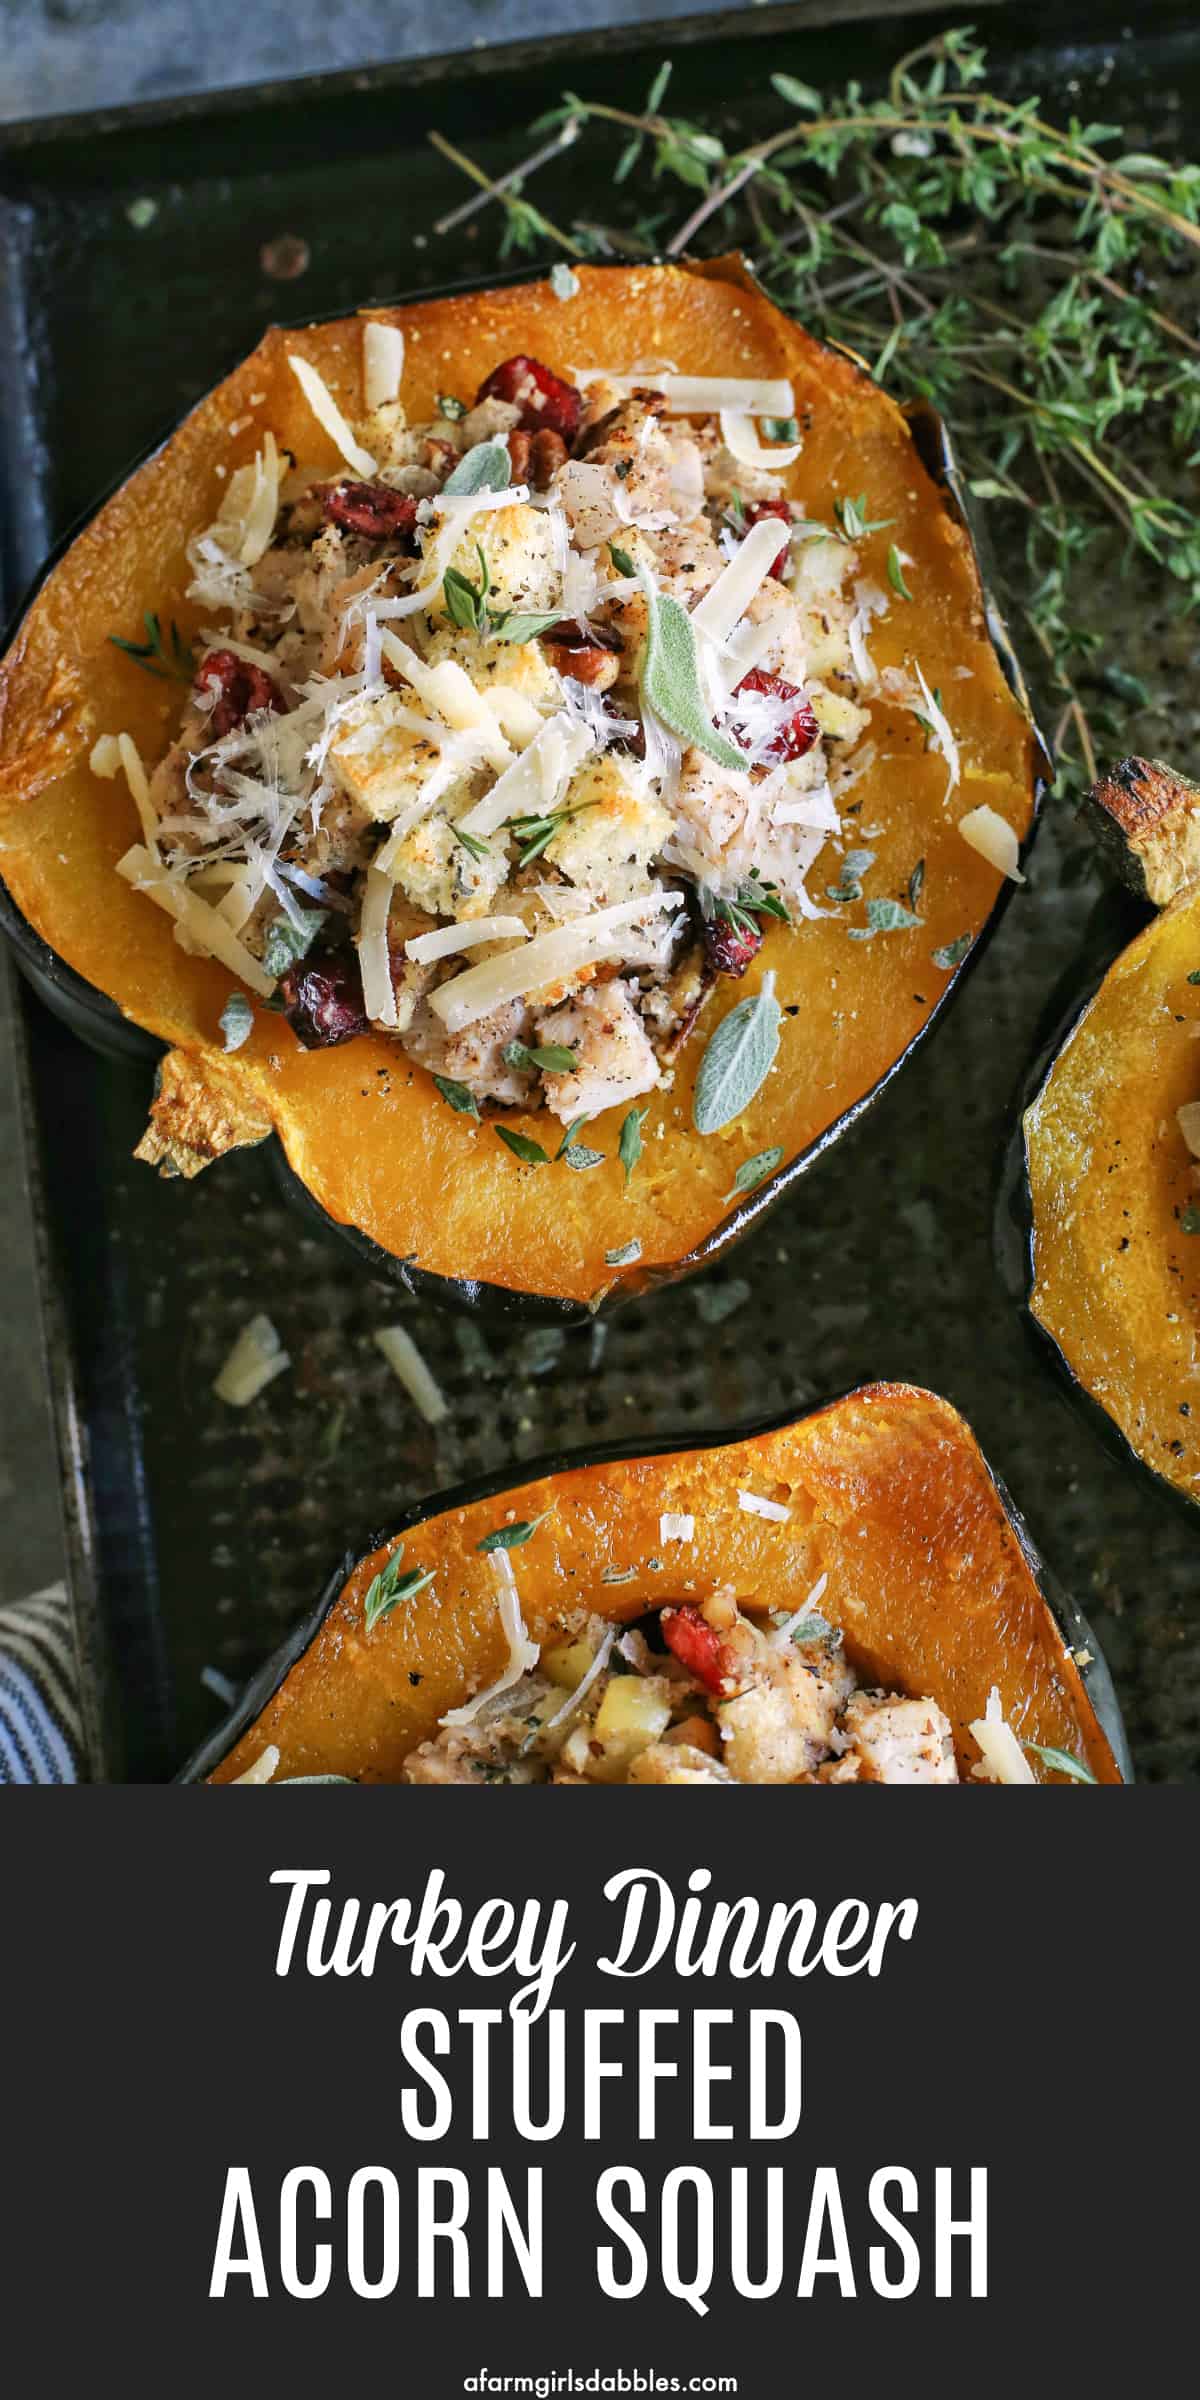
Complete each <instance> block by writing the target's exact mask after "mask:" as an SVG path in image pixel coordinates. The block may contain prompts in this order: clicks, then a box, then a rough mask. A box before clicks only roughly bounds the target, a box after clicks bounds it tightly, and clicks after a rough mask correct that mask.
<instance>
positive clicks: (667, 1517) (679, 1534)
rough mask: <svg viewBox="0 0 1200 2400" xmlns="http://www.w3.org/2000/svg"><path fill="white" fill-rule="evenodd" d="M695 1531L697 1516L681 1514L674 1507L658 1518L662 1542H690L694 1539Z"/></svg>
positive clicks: (659, 1536) (659, 1534) (659, 1535)
mask: <svg viewBox="0 0 1200 2400" xmlns="http://www.w3.org/2000/svg"><path fill="white" fill-rule="evenodd" d="M695 1532H696V1520H695V1518H694V1517H687V1516H680V1515H678V1514H676V1512H675V1511H674V1510H672V1509H667V1510H666V1511H665V1513H664V1514H663V1515H662V1516H661V1517H660V1518H659V1520H658V1538H659V1540H660V1542H690V1541H692V1540H694V1538H695Z"/></svg>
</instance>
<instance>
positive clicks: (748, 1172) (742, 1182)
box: [725, 1144, 783, 1200]
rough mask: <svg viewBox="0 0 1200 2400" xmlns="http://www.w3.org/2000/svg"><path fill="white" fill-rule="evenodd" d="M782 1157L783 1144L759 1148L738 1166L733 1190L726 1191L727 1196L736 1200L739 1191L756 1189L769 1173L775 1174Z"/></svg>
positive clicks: (728, 1198)
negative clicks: (772, 1147) (763, 1148)
mask: <svg viewBox="0 0 1200 2400" xmlns="http://www.w3.org/2000/svg"><path fill="white" fill-rule="evenodd" d="M782 1157H783V1148H782V1145H781V1144H780V1145H778V1146H776V1147H775V1148H774V1149H771V1150H757V1151H756V1152H755V1154H754V1157H753V1158H748V1159H746V1160H745V1162H744V1164H743V1165H742V1166H740V1167H739V1168H738V1171H737V1174H736V1175H735V1176H734V1179H733V1190H732V1191H731V1192H726V1194H725V1198H726V1199H727V1200H736V1199H737V1196H738V1193H739V1192H752V1191H754V1190H756V1188H757V1186H758V1185H759V1184H760V1183H765V1182H766V1180H767V1177H768V1175H773V1174H774V1172H775V1169H776V1167H777V1166H778V1165H779V1162H780V1160H781V1158H782Z"/></svg>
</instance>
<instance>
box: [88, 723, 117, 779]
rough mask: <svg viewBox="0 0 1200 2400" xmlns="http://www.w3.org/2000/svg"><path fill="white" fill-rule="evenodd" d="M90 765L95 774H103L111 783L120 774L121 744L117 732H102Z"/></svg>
mask: <svg viewBox="0 0 1200 2400" xmlns="http://www.w3.org/2000/svg"><path fill="white" fill-rule="evenodd" d="M88 765H89V767H90V768H91V770H92V773H93V775H101V776H103V778H104V781H105V783H111V782H112V781H113V778H114V777H115V776H117V775H119V774H120V772H121V745H120V743H119V741H118V740H117V737H116V734H115V733H102V734H101V736H100V739H99V741H98V742H97V743H96V745H95V747H94V749H93V751H92V755H91V757H90V758H89V760H88Z"/></svg>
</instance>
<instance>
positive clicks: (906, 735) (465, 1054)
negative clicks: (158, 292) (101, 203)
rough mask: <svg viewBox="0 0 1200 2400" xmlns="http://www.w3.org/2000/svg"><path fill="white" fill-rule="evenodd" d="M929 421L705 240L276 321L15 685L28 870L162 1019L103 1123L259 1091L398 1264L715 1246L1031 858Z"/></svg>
mask: <svg viewBox="0 0 1200 2400" xmlns="http://www.w3.org/2000/svg"><path fill="white" fill-rule="evenodd" d="M945 466H946V461H945V453H944V448H942V447H939V444H938V437H937V434H936V431H935V430H933V429H931V426H930V423H929V422H928V420H922V421H921V422H920V423H919V424H913V423H910V422H909V421H908V420H907V419H906V418H905V416H904V415H903V414H902V413H901V411H900V410H899V409H898V408H897V407H896V406H895V405H894V404H893V402H892V401H890V400H889V399H888V398H887V397H886V396H885V395H884V393H883V392H882V391H881V390H880V389H879V388H878V387H877V386H876V385H875V384H874V383H872V381H871V380H870V378H869V377H868V376H867V375H866V374H865V372H864V371H863V370H862V369H861V368H860V367H859V366H858V365H857V364H856V363H855V362H854V361H852V360H851V359H850V358H849V357H847V356H844V355H840V354H837V355H835V354H834V353H833V352H831V351H829V350H828V349H826V348H824V347H822V345H821V344H819V343H818V342H816V341H814V340H813V339H812V338H811V337H810V336H809V335H808V334H806V333H804V332H803V331H802V329H801V328H800V327H798V326H796V325H794V324H792V323H791V322H789V321H788V320H787V319H786V318H784V317H783V316H781V315H780V314H779V312H778V311H777V310H775V309H774V308H773V307H771V306H770V304H769V303H768V302H767V301H766V300H765V299H764V298H763V297H762V295H761V294H760V293H759V292H758V291H757V290H756V289H755V288H754V286H753V285H752V284H751V282H750V280H749V278H748V277H747V276H746V275H745V273H744V270H742V269H741V268H740V267H739V265H738V263H737V262H735V261H728V262H717V263H716V264H714V265H712V266H708V267H705V268H704V269H703V270H692V269H689V268H687V267H683V266H672V267H653V268H637V269H625V268H585V269H581V270H580V272H579V274H578V275H577V276H573V277H572V289H571V290H570V293H569V296H565V297H560V296H559V292H558V290H557V289H556V288H555V287H554V285H552V284H549V283H547V284H538V285H531V286H526V287H522V288H510V289H508V290H503V291H497V292H491V293H484V294H481V295H471V296H466V297H463V296H459V297H456V298H452V299H446V300H440V301H429V302H425V303H420V304H417V305H414V306H413V307H411V308H402V309H388V310H375V311H372V312H370V313H369V314H368V315H366V316H363V317H360V318H351V319H345V320H342V321H339V322H336V323H330V324H321V325H315V326H312V327H309V328H307V329H305V330H303V331H299V332H294V333H285V332H281V331H278V330H275V331H272V332H270V333H269V334H268V335H267V336H266V337H265V339H264V341H263V342H262V343H261V344H260V346H259V348H258V349H257V350H256V351H255V352H254V354H253V356H252V357H251V358H249V359H248V360H247V361H246V363H245V365H243V366H242V367H240V368H238V370H237V371H236V373H235V374H233V375H231V376H230V377H229V378H228V380H227V381H226V382H225V383H223V384H221V385H220V386H219V387H218V389H217V390H216V391H215V392H214V393H212V394H211V395H210V397H209V398H208V399H207V400H205V401H203V402H202V403H201V405H200V406H199V408H197V409H196V410H195V411H194V413H193V414H192V415H191V416H190V417H189V418H188V419H187V420H186V421H185V422H184V424H183V425H182V426H181V428H180V429H179V431H178V432H177V433H176V434H175V436H174V437H173V439H172V440H171V441H170V442H169V443H168V444H167V446H166V448H165V449H164V450H163V451H161V452H160V453H159V454H158V455H157V456H156V457H155V458H153V459H151V460H150V462H149V463H148V464H147V465H146V466H144V467H142V468H141V469H140V470H139V472H138V473H137V474H136V475H134V477H133V478H132V480H131V481H130V482H129V483H128V484H126V485H125V486H124V487H123V489H122V490H121V491H120V492H119V493H118V494H117V496H116V497H115V498H114V499H113V500H111V501H110V502H109V503H108V504H107V506H106V507H104V508H103V509H102V510H101V511H100V513H99V515H98V516H97V517H96V519H95V520H94V521H93V522H92V524H91V525H90V526H89V527H88V528H87V530H86V531H85V532H84V533H83V534H82V535H81V536H80V537H79V538H78V540H77V541H76V542H75V543H74V544H73V546H72V547H71V549H70V550H69V551H68V553H67V554H66V556H65V557H64V558H63V560H62V561H61V563H60V564H59V565H58V566H57V567H55V568H54V570H53V571H52V573H51V574H50V575H49V577H48V578H47V580H46V582H45V583H44V585H43V587H42V589H41V591H40V593H39V595H38V597H37V598H36V600H35V601H34V603H33V605H32V606H31V608H30V611H29V613H28V615H27V617H26V619H25V621H24V623H23V625H22V627H21V629H20V632H19V634H18V636H17V639H16V641H15V643H14V645H13V648H12V650H11V652H10V654H9V657H8V659H7V661H6V662H5V665H4V667H3V670H2V680H0V723H2V735H0V862H2V866H3V874H4V878H5V881H6V884H7V886H8V891H9V893H10V895H11V898H12V900H13V901H14V902H15V903H16V905H17V907H18V909H19V910H20V911H21V912H23V917H24V920H25V922H26V924H27V925H28V926H29V927H31V928H32V929H33V930H34V932H35V933H36V934H37V935H38V936H40V937H41V938H42V939H43V940H44V941H45V942H46V943H47V944H48V945H49V947H50V950H51V952H52V953H53V954H54V955H55V957H56V958H57V959H58V960H59V961H62V962H65V963H66V965H67V966H68V967H69V968H71V969H73V970H75V971H76V972H77V973H78V974H79V975H80V976H82V977H84V978H86V979H87V980H88V981H89V982H90V984H91V985H92V986H94V987H96V989H97V990H98V991H99V992H101V993H105V994H108V995H109V996H110V997H111V1000H112V1001H113V1002H115V1003H116V1005H117V1007H118V1008H119V1009H120V1010H121V1011H123V1012H124V1013H125V1015H126V1016H127V1017H129V1018H132V1019H134V1020H136V1022H137V1023H138V1024H139V1025H141V1026H143V1027H146V1028H148V1029H149V1030H150V1031H151V1032H152V1033H153V1034H154V1035H156V1036H158V1037H160V1038H161V1039H162V1041H163V1042H165V1043H166V1044H167V1045H168V1056H167V1057H166V1059H165V1060H164V1062H163V1065H162V1068H161V1072H160V1078H159V1084H158V1089H157V1094H156V1098H155V1101H154V1105H153V1109H152V1115H151V1124H150V1129H149V1131H148V1134H147V1136H146V1139H145V1141H144V1142H143V1144H142V1145H141V1152H140V1154H141V1155H142V1156H143V1157H145V1158H147V1159H149V1160H151V1161H152V1162H156V1163H158V1164H159V1165H160V1166H161V1167H163V1169H164V1170H165V1171H167V1172H170V1173H176V1174H180V1173H181V1174H184V1175H189V1174H192V1173H194V1172H195V1171H196V1170H197V1169H198V1168H199V1167H200V1166H202V1165H204V1164H206V1163H207V1162H208V1161H209V1160H211V1159H212V1158H214V1157H216V1156H218V1155H219V1154H220V1153H221V1152H222V1151H225V1150H227V1149H230V1148H232V1147H234V1146H237V1145H239V1144H244V1143H251V1142H256V1141H259V1140H261V1139H262V1138H264V1137H265V1136H266V1135H267V1134H269V1133H270V1132H271V1131H272V1130H274V1131H276V1132H277V1133H278V1135H279V1137H280V1140H281V1142H282V1145H283V1149H284V1151H285V1152H286V1156H287V1159H288V1161H289V1163H290V1167H291V1169H292V1170H293V1171H294V1174H295V1176H296V1177H297V1178H298V1179H299V1181H300V1184H301V1185H302V1186H303V1187H304V1189H305V1190H306V1192H307V1193H308V1194H309V1196H310V1197H311V1199H312V1201H313V1202H314V1204H315V1205H316V1206H317V1208H318V1209H319V1210H320V1211H322V1212H323V1213H324V1215H325V1216H326V1217H327V1218H328V1219H330V1220H332V1221H333V1222H334V1223H336V1224H337V1225H339V1226H341V1227H343V1228H345V1229H347V1230H350V1231H351V1232H352V1233H353V1234H354V1235H355V1236H356V1237H357V1238H358V1239H359V1240H360V1241H362V1242H364V1243H366V1244H368V1245H371V1246H372V1248H373V1251H374V1253H375V1255H377V1256H380V1257H382V1258H384V1259H386V1260H389V1261H391V1262H392V1263H394V1264H397V1265H399V1266H401V1267H402V1270H403V1272H404V1273H405V1274H406V1276H407V1277H408V1278H409V1279H410V1280H414V1281H415V1280H418V1279H427V1280H428V1281H429V1282H430V1284H431V1285H432V1287H433V1288H435V1289H438V1288H442V1289H446V1288H449V1287H456V1288H457V1289H459V1290H465V1291H467V1292H469V1293H470V1294H472V1295H478V1293H479V1291H480V1288H481V1287H490V1288H491V1289H493V1290H495V1289H497V1288H498V1289H499V1290H500V1291H501V1292H503V1293H504V1294H506V1295H510V1296H511V1295H529V1296H530V1297H531V1298H532V1299H533V1300H534V1301H535V1302H538V1303H546V1302H549V1303H550V1304H552V1305H554V1306H557V1307H559V1308H562V1309H564V1310H566V1311H567V1312H581V1311H583V1310H584V1309H586V1307H587V1306H588V1305H589V1304H591V1305H595V1303H596V1302H597V1299H598V1298H599V1297H600V1296H602V1295H603V1294H604V1293H605V1292H606V1291H607V1290H608V1289H610V1288H612V1287H613V1286H617V1287H619V1288H623V1289H630V1288H634V1289H636V1288H639V1287H640V1286H642V1285H644V1284H645V1283H647V1282H649V1281H653V1280H655V1279H660V1278H663V1277H670V1276H672V1275H674V1274H677V1273H678V1272H680V1271H681V1270H682V1269H684V1268H686V1267H688V1266H690V1265H694V1264H695V1263H697V1261H698V1260H699V1259H700V1258H702V1257H704V1256H706V1255H710V1254H711V1252H712V1250H713V1249H714V1248H715V1247H716V1246H718V1245H719V1244H720V1243H722V1242H723V1241H725V1240H727V1239H728V1238H729V1236H730V1234H731V1233H733V1232H735V1231H737V1230H739V1229H740V1228H741V1226H742V1225H743V1224H744V1223H745V1222H746V1221H747V1220H748V1218H749V1216H750V1215H751V1214H752V1213H754V1211H755V1210H756V1209H757V1208H758V1207H759V1206H761V1204H762V1202H763V1200H764V1199H765V1198H766V1197H767V1196H768V1195H769V1194H770V1193H771V1192H773V1191H776V1190H778V1189H780V1188H782V1185H783V1183H784V1182H785V1181H786V1179H787V1176H788V1174H789V1171H794V1170H795V1169H797V1168H798V1167H799V1166H802V1165H803V1164H804V1163H805V1162H806V1161H807V1160H809V1159H810V1158H811V1157H812V1156H813V1155H815V1153H816V1151H817V1150H818V1149H819V1148H820V1147H821V1146H822V1145H823V1144H824V1143H825V1142H826V1141H827V1140H828V1139H829V1138H830V1137H831V1135H832V1133H833V1132H834V1131H835V1130H836V1129H837V1128H838V1127H839V1126H840V1125H842V1124H844V1123H845V1122H846V1121H847V1120H848V1119H849V1117H850V1116H852V1115H853V1114H854V1113H855V1111H856V1110H857V1109H858V1108H859V1107H860V1106H861V1105H862V1104H863V1102H864V1101H865V1100H866V1099H867V1098H868V1096H869V1095H870V1094H871V1093H872V1092H873V1091H874V1090H875V1089H876V1088H877V1087H878V1085H879V1084H880V1083H881V1081H882V1080H883V1079H884V1078H885V1077H886V1076H887V1075H888V1074H889V1073H890V1071H891V1070H892V1069H893V1068H894V1067H895V1065H896V1064H897V1062H898V1061H899V1060H900V1059H901V1058H902V1057H903V1056H904V1054H905V1053H906V1051H907V1050H908V1049H909V1048H910V1047H911V1045H912V1043H913V1042H914V1041H915V1039H916V1038H917V1037H918V1035H919V1034H920V1033H921V1031H922V1029H923V1027H924V1026H925V1025H926V1023H927V1022H928V1020H929V1018H930V1017H931V1015H932V1014H933V1013H934V1012H935V1010H936V1008H937V1006H938V1004H939V1002H940V1001H941V999H942V998H943V997H944V995H945V993H946V991H947V989H948V987H949V984H950V982H951V980H952V979H953V977H954V975H955V972H956V970H957V968H958V967H959V965H960V964H961V963H962V961H963V959H964V958H965V956H966V954H967V953H968V951H969V950H970V949H971V947H972V944H973V942H974V940H975V937H976V936H977V935H978V934H979V932H980V930H981V929H982V927H983V926H984V925H985V923H986V921H987V919H988V917H989V914H990V912H991V911H992V909H993V907H994V904H995V902H996V899H997V895H998V893H999V891H1000V888H1001V886H1002V884H1003V883H1004V882H1005V880H1006V877H1007V876H1014V875H1016V874H1017V872H1018V866H1017V861H1018V855H1019V845H1020V843H1021V841H1022V840H1023V839H1024V837H1025V835H1026V834H1027V833H1028V831H1029V828H1030V824H1031V820H1032V815H1033V809H1034V802H1035V797H1036V791H1037V785H1038V776H1039V772H1040V765H1041V752H1040V749H1039V746H1038V744H1037V740H1036V737H1035V735H1034V733H1033V731H1032V728H1031V725H1030V722H1029V719H1028V715H1027V711H1026V708H1025V705H1024V702H1023V699H1022V697H1021V694H1020V690H1019V685H1017V686H1016V687H1015V688H1013V686H1011V685H1010V681H1009V680H1007V679H1006V673H1005V670H1004V668H1003V667H1002V664H1001V660H1000V657H999V655H998V652H997V649H996V647H995V643H994V640H993V635H996V636H997V638H999V636H998V629H997V628H996V626H995V625H994V624H993V622H992V620H991V619H990V618H989V615H988V612H987V610H986V607H985V603H984V600H983V596H982V593H981V590H980V584H979V579H978V574H977V571H976V566H975V560H974V556H973V552H972V549H971V544H970V539H969V536H968V534H967V531H966V529H965V525H964V523H963V520H962V517H961V513H960V511H959V509H958V506H957V504H956V502H955V501H954V499H953V497H952V495H951V493H950V492H949V490H948V489H947V486H946V482H945V479H944V478H945ZM751 1195H753V1197H751Z"/></svg>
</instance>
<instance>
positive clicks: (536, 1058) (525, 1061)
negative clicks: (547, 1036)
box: [501, 1042, 579, 1075]
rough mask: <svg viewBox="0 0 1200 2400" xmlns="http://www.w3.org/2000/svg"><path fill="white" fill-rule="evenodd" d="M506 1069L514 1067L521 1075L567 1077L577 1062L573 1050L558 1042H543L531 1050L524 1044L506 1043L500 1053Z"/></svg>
mask: <svg viewBox="0 0 1200 2400" xmlns="http://www.w3.org/2000/svg"><path fill="white" fill-rule="evenodd" d="M501 1055H502V1057H503V1059H504V1063H505V1066H506V1067H516V1068H517V1070H518V1072H519V1073H520V1074H522V1075H531V1074H539V1075H569V1074H570V1072H571V1069H572V1068H573V1067H576V1066H578V1064H579V1061H578V1059H577V1058H576V1056H575V1053H574V1051H573V1050H566V1049H564V1048H563V1046H562V1044H561V1043H560V1042H544V1043H542V1044H541V1045H540V1046H539V1047H537V1048H531V1047H530V1046H529V1045H528V1044H527V1043H525V1042H507V1043H506V1044H505V1047H504V1050H503V1052H502V1054H501Z"/></svg>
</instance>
